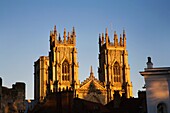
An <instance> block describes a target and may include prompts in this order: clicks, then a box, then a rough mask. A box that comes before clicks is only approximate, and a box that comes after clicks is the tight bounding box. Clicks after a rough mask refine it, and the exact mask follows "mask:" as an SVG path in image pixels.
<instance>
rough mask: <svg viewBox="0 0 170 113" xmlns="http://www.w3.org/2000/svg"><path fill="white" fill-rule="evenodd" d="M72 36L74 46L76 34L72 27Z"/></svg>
mask: <svg viewBox="0 0 170 113" xmlns="http://www.w3.org/2000/svg"><path fill="white" fill-rule="evenodd" d="M72 36H73V44H76V32H75V28H74V27H73V32H72Z"/></svg>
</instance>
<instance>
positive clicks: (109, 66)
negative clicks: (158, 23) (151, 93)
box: [98, 29, 132, 102]
mask: <svg viewBox="0 0 170 113" xmlns="http://www.w3.org/2000/svg"><path fill="white" fill-rule="evenodd" d="M113 40H114V41H113V42H111V41H110V38H109V36H108V30H107V29H106V32H105V35H104V33H102V35H100V34H99V69H98V73H99V80H100V81H101V82H103V84H104V86H105V87H106V88H107V102H109V101H110V100H111V99H113V94H114V92H115V91H118V92H119V93H120V94H121V95H123V94H124V95H125V96H126V97H127V98H129V97H131V96H132V83H131V81H130V66H129V64H128V51H127V50H126V33H125V30H123V37H122V35H120V38H119V41H118V36H117V34H116V32H114V37H113Z"/></svg>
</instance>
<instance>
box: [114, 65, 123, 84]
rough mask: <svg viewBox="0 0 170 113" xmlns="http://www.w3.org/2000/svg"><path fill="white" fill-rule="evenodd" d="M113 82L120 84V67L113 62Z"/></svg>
mask: <svg viewBox="0 0 170 113" xmlns="http://www.w3.org/2000/svg"><path fill="white" fill-rule="evenodd" d="M113 74H114V82H121V76H120V66H119V63H118V62H115V64H114V66H113Z"/></svg>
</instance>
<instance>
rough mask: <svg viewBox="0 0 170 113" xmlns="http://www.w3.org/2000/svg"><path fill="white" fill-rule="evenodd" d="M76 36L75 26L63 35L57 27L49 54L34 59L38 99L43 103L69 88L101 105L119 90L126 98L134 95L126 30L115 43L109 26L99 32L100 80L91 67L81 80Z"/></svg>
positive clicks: (116, 38) (51, 35) (35, 93)
mask: <svg viewBox="0 0 170 113" xmlns="http://www.w3.org/2000/svg"><path fill="white" fill-rule="evenodd" d="M76 38H77V37H76V31H75V28H74V27H73V29H72V31H71V32H66V29H64V34H63V38H61V36H60V33H58V32H57V29H56V26H54V30H53V31H51V32H50V51H49V55H48V56H40V58H39V59H38V60H37V61H35V62H34V99H35V100H39V101H40V102H43V100H44V99H45V97H46V96H47V95H48V94H50V93H54V92H58V91H64V90H66V89H71V90H73V91H74V97H78V98H81V99H84V100H88V101H92V102H97V103H101V104H107V103H108V102H110V101H111V100H113V99H114V97H113V95H114V94H115V93H119V94H120V95H121V96H122V97H123V96H124V97H125V98H130V97H132V96H133V94H132V83H131V81H130V66H129V64H128V51H127V50H126V33H125V30H123V34H121V35H120V38H119V39H118V36H117V33H116V32H114V37H113V40H114V41H113V42H112V41H110V38H109V36H108V30H107V29H106V31H105V34H104V33H102V34H99V67H98V79H97V78H95V76H94V73H93V69H92V67H91V69H90V74H89V77H87V78H86V80H84V81H83V82H81V83H80V80H79V77H78V76H79V73H78V69H79V63H78V61H77V54H78V51H77V48H76Z"/></svg>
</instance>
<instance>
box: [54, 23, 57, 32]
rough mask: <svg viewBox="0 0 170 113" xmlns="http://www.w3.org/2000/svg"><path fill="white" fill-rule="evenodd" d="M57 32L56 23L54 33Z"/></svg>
mask: <svg viewBox="0 0 170 113" xmlns="http://www.w3.org/2000/svg"><path fill="white" fill-rule="evenodd" d="M56 33H57V30H56V25H55V26H54V34H56Z"/></svg>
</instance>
